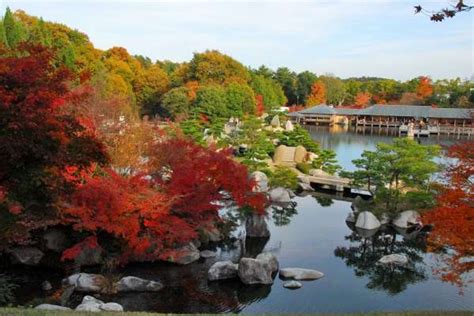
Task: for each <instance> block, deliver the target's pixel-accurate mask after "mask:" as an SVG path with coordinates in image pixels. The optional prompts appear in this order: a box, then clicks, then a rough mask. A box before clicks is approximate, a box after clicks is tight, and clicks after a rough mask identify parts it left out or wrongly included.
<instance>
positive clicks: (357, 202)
mask: <svg viewBox="0 0 474 316" xmlns="http://www.w3.org/2000/svg"><path fill="white" fill-rule="evenodd" d="M363 203H364V200H363V199H362V198H361V197H360V195H358V196H356V198H355V199H354V201H352V203H351V209H352V210H353V211H354V212H361V211H362V207H361V206H362V204H363Z"/></svg>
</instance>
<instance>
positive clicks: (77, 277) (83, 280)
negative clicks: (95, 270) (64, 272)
mask: <svg viewBox="0 0 474 316" xmlns="http://www.w3.org/2000/svg"><path fill="white" fill-rule="evenodd" d="M63 284H64V285H65V286H73V287H74V288H75V290H76V291H78V292H90V293H98V292H101V291H102V289H104V288H105V285H106V279H105V277H104V276H103V275H100V274H90V273H76V274H73V275H71V276H69V277H67V278H66V279H64V280H63Z"/></svg>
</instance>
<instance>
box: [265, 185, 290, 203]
mask: <svg viewBox="0 0 474 316" xmlns="http://www.w3.org/2000/svg"><path fill="white" fill-rule="evenodd" d="M288 191H289V190H287V189H285V188H281V187H278V188H275V189H272V190H271V191H270V192H269V194H270V201H272V202H276V203H290V202H291V196H290V192H288Z"/></svg>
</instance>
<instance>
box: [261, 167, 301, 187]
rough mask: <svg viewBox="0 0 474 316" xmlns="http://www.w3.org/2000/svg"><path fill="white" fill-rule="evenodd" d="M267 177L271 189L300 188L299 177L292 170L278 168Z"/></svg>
mask: <svg viewBox="0 0 474 316" xmlns="http://www.w3.org/2000/svg"><path fill="white" fill-rule="evenodd" d="M267 176H269V180H270V186H271V187H284V188H287V189H291V190H296V189H297V188H298V175H297V174H296V172H294V171H293V170H291V168H288V167H283V166H277V167H276V168H275V170H274V171H272V172H271V173H270V172H269V173H268V174H267Z"/></svg>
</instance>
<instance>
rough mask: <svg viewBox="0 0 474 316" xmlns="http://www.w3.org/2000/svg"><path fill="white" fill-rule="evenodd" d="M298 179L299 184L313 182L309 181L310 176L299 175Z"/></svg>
mask: <svg viewBox="0 0 474 316" xmlns="http://www.w3.org/2000/svg"><path fill="white" fill-rule="evenodd" d="M297 178H298V182H299V183H304V184H311V182H310V181H309V177H308V176H305V175H299V176H298V177H297Z"/></svg>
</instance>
